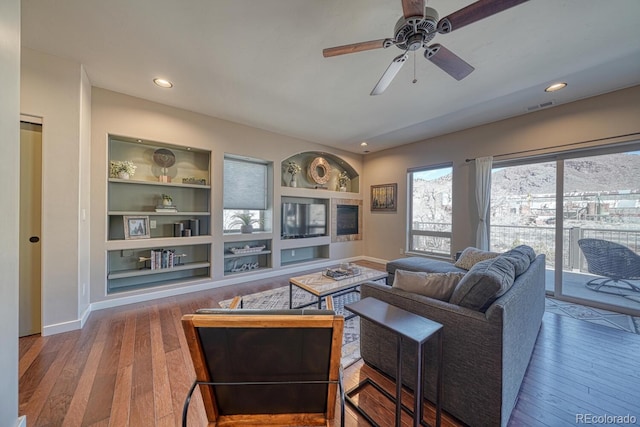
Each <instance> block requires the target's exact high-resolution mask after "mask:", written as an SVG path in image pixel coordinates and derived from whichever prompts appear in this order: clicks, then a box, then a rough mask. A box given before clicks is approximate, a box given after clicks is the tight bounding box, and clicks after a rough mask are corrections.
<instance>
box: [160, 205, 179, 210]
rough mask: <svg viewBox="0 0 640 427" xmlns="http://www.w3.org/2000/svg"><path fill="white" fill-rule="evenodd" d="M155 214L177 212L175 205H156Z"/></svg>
mask: <svg viewBox="0 0 640 427" xmlns="http://www.w3.org/2000/svg"><path fill="white" fill-rule="evenodd" d="M156 212H178V207H177V206H176V205H157V206H156Z"/></svg>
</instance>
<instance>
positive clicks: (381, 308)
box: [345, 297, 442, 427]
mask: <svg viewBox="0 0 640 427" xmlns="http://www.w3.org/2000/svg"><path fill="white" fill-rule="evenodd" d="M345 308H346V309H348V310H349V311H351V312H352V313H355V314H357V315H358V316H360V317H361V318H363V319H367V320H368V321H370V322H373V323H375V324H377V325H379V326H381V327H383V328H385V329H387V330H389V331H391V332H393V333H394V334H395V335H396V337H397V364H396V396H395V397H394V396H392V395H391V394H389V393H388V392H387V391H386V390H384V389H383V388H382V387H381V386H380V385H379V384H376V383H375V381H373V380H371V379H369V378H366V379H364V380H363V381H361V382H360V383H359V384H358V385H357V386H355V387H354V388H352V389H351V390H349V391H347V396H346V398H347V402H348V403H349V404H350V405H351V406H353V407H354V408H355V409H356V410H357V411H358V412H359V413H360V414H361V415H362V416H363V417H365V418H366V419H367V421H369V422H370V423H371V424H372V425H374V426H378V424H377V423H376V422H375V421H374V420H373V419H372V418H371V417H370V416H369V415H368V414H367V413H366V412H365V411H364V410H363V409H361V408H360V407H359V406H358V405H357V404H356V403H355V402H354V401H353V400H352V399H351V396H352V395H355V394H357V393H359V392H360V390H361V389H362V388H363V387H364V386H365V385H367V384H369V385H372V386H373V387H375V388H376V390H378V391H380V392H381V393H382V394H383V395H384V396H385V397H387V398H388V399H389V400H391V401H392V402H395V404H396V426H398V427H399V426H400V418H401V415H402V411H403V410H404V411H405V412H407V413H408V414H410V415H411V416H412V417H413V425H414V426H416V427H417V426H419V425H428V424H426V423H424V422H423V421H422V417H423V413H422V412H423V411H422V409H423V405H422V399H423V395H424V364H425V360H424V345H425V343H426V342H427V341H429V340H430V339H431V338H434V337H435V338H436V339H437V345H438V351H437V354H438V357H437V358H438V360H437V369H438V375H437V378H438V379H437V384H436V402H435V404H436V426H437V427H440V419H441V412H442V410H441V403H440V400H441V397H442V325H441V324H440V323H438V322H434V321H432V320H429V319H426V318H424V317H422V316H418V315H416V314H413V313H410V312H408V311H406V310H403V309H401V308H398V307H396V306H393V305H391V304H387V303H386V302H383V301H380V300H377V299H375V298H372V297H367V298H365V299H363V300H360V301H358V302H355V303H353V304H347V305H346V306H345ZM404 339H408V340H410V341H413V342H415V343H416V344H417V345H418V346H417V347H418V352H417V354H416V362H417V363H416V365H417V366H416V379H415V381H416V383H415V384H416V387H415V391H414V397H415V401H414V405H413V411H411V410H410V409H409V408H407V407H406V406H404V405H402V399H401V397H402V396H401V392H402V342H403V340H404Z"/></svg>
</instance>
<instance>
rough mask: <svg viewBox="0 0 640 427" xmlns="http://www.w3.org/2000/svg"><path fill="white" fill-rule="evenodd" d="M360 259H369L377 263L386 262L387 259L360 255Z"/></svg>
mask: <svg viewBox="0 0 640 427" xmlns="http://www.w3.org/2000/svg"><path fill="white" fill-rule="evenodd" d="M360 259H362V260H364V261H369V262H377V263H378V264H386V263H388V262H389V261H388V260H386V259H381V258H373V257H370V256H362V257H360Z"/></svg>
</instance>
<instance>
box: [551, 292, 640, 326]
mask: <svg viewBox="0 0 640 427" xmlns="http://www.w3.org/2000/svg"><path fill="white" fill-rule="evenodd" d="M545 311H547V312H548V313H555V314H559V315H561V316H568V317H572V318H574V319H578V320H583V321H585V322H590V323H595V324H597V325H603V326H608V327H610V328H614V329H619V330H622V331H626V332H631V333H633V334H640V317H635V316H629V315H627V314H621V313H616V312H613V311H608V310H603V309H600V308H593V307H587V306H584V305H579V304H572V303H569V302H565V301H560V300H557V299H553V298H548V297H547V298H546V306H545Z"/></svg>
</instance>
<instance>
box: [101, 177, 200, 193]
mask: <svg viewBox="0 0 640 427" xmlns="http://www.w3.org/2000/svg"><path fill="white" fill-rule="evenodd" d="M109 182H114V183H117V184H141V185H156V186H158V187H185V188H202V189H205V190H209V189H211V186H210V185H200V184H183V183H181V182H160V181H138V180H135V179H120V178H109Z"/></svg>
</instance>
